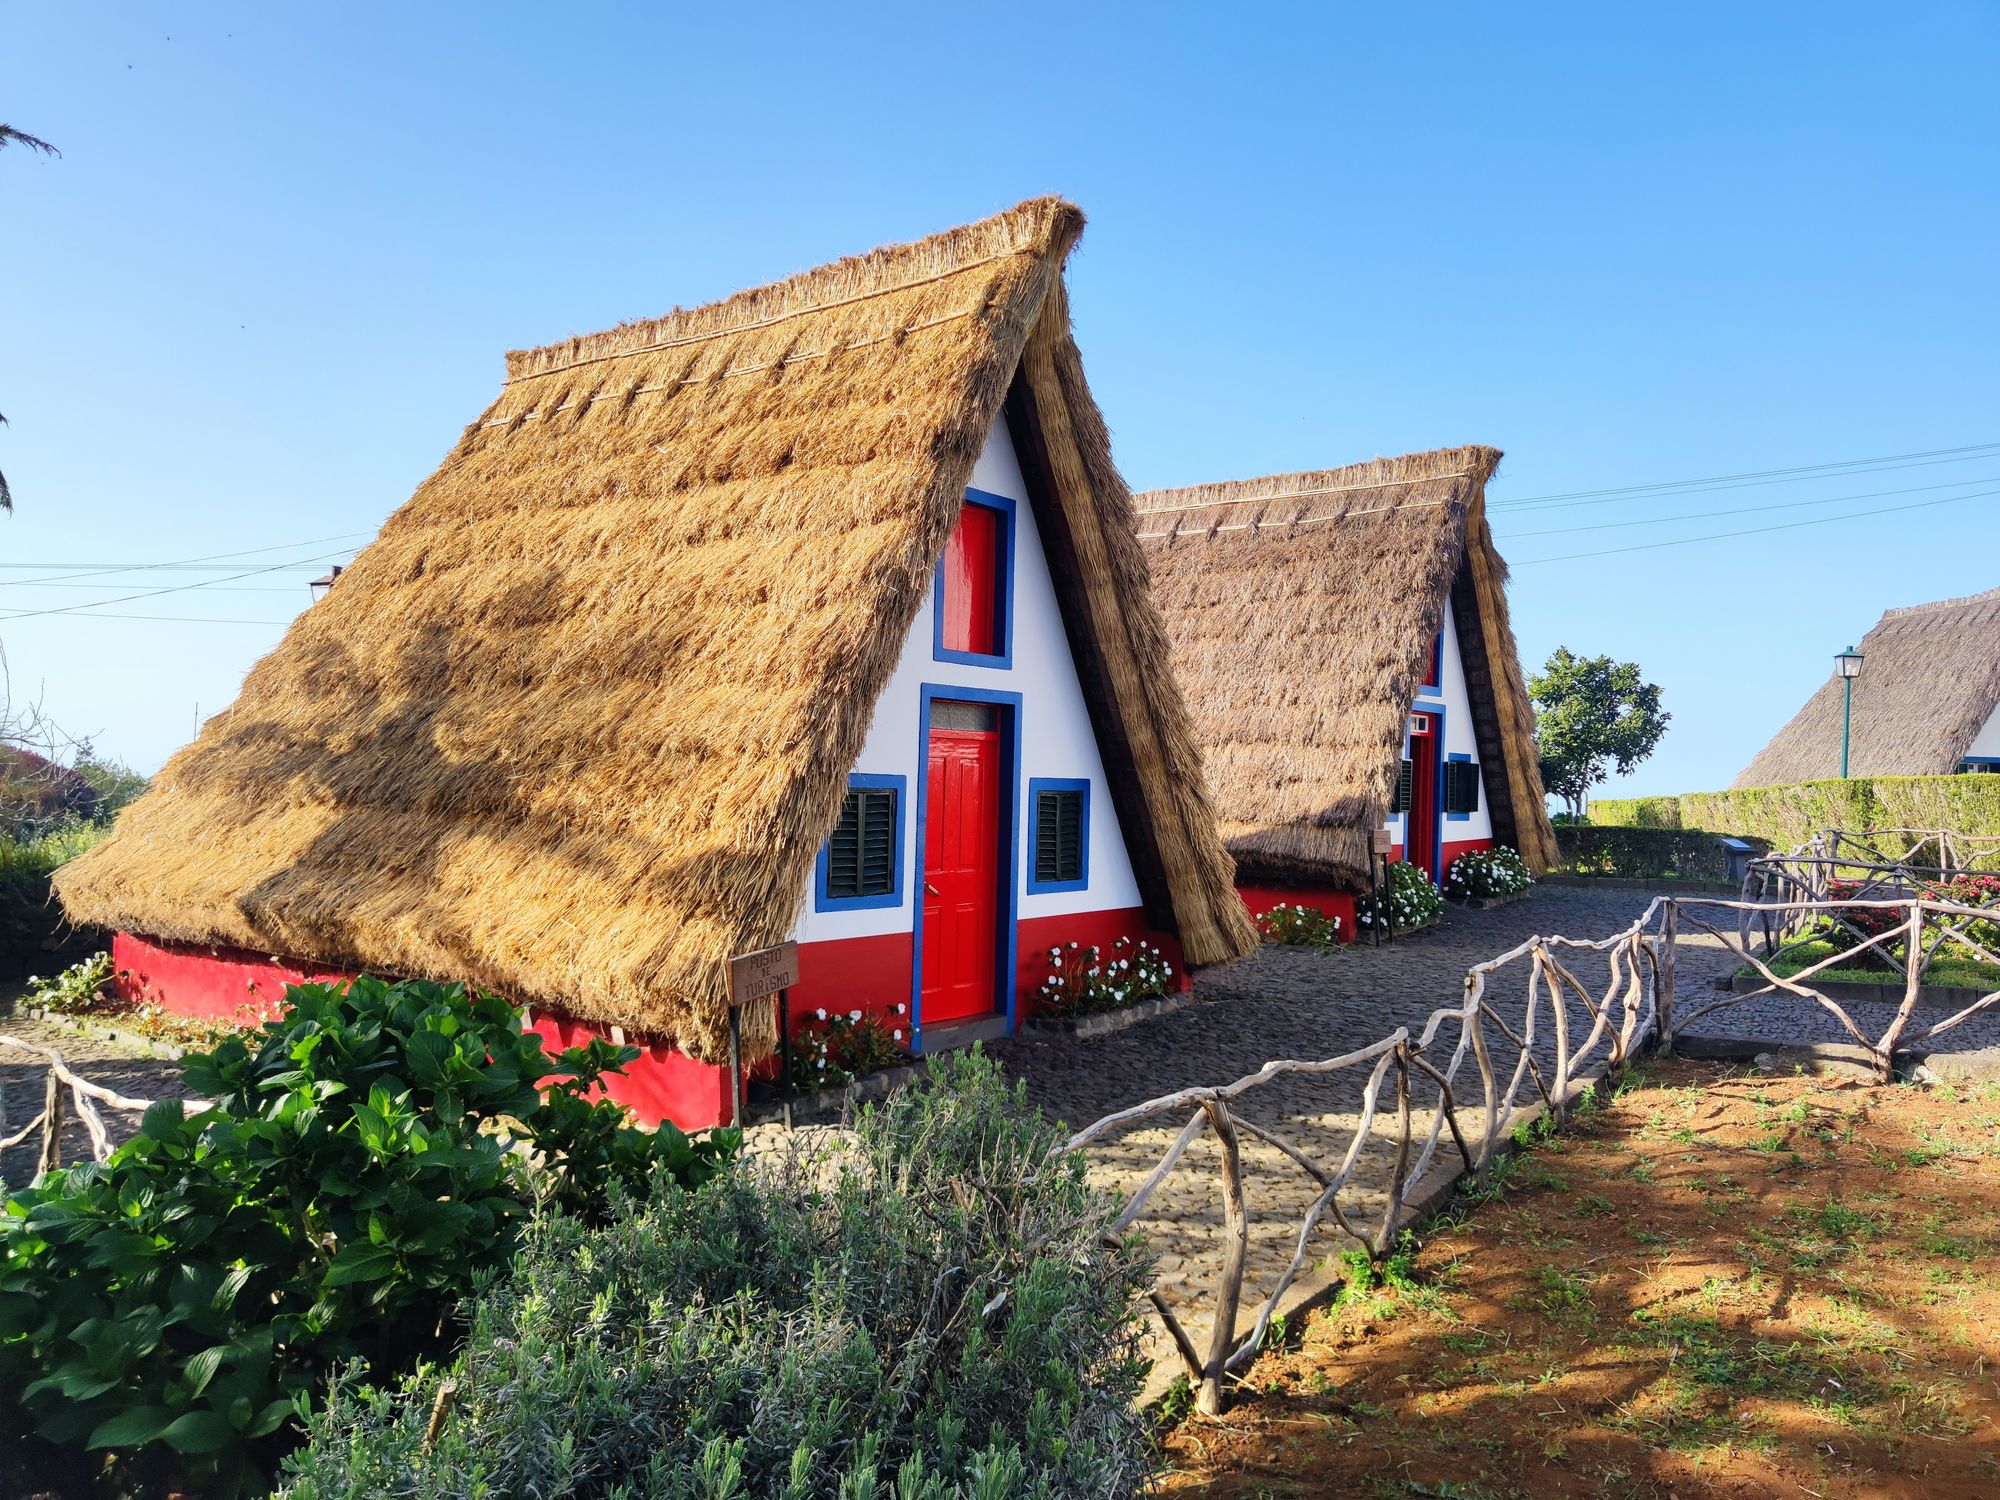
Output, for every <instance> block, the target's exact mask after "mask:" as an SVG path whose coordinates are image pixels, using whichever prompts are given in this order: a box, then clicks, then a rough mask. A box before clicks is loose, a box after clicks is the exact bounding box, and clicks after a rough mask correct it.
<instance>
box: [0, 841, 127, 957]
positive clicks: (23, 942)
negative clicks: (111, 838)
mask: <svg viewBox="0 0 2000 1500" xmlns="http://www.w3.org/2000/svg"><path fill="white" fill-rule="evenodd" d="M105 831H106V830H104V829H103V828H100V827H97V826H95V825H93V824H88V823H73V824H69V825H67V826H65V827H62V828H59V829H57V830H56V831H55V832H53V833H45V834H43V835H41V836H40V837H39V838H29V839H13V838H7V837H5V836H3V835H0V979H19V978H21V977H22V976H24V975H27V974H53V973H55V972H56V971H58V970H60V969H62V968H65V967H67V966H68V965H69V964H71V963H74V962H75V961H76V960H77V959H79V958H82V957H84V956H85V955H87V954H89V953H91V952H93V951H95V950H96V949H98V948H101V947H103V946H104V934H103V933H101V932H98V931H96V930H95V929H89V930H86V929H79V928H74V927H71V926H70V925H69V923H68V922H66V921H65V920H64V919H63V914H62V908H61V907H60V906H59V905H57V903H56V899H55V896H54V894H53V893H52V892H51V891H50V890H49V876H50V875H52V874H54V873H55V869H56V866H58V865H60V864H62V863H63V862H64V861H65V860H70V859H74V858H75V857H76V856H77V855H79V854H81V853H83V851H84V850H86V849H88V848H89V847H90V846H91V845H92V844H94V843H96V842H97V841H98V840H99V839H100V838H102V837H103V836H104V834H105Z"/></svg>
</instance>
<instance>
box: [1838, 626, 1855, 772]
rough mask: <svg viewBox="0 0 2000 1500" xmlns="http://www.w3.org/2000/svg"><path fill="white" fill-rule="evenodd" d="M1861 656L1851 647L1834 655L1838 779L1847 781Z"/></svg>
mask: <svg viewBox="0 0 2000 1500" xmlns="http://www.w3.org/2000/svg"><path fill="white" fill-rule="evenodd" d="M1861 662H1862V656H1861V653H1860V652H1859V651H1856V650H1855V649H1854V648H1853V647H1852V646H1849V647H1848V648H1847V649H1846V650H1845V651H1841V652H1838V653H1836V654H1835V656H1834V658H1833V670H1834V671H1835V672H1836V673H1838V674H1839V677H1840V779H1841V780H1842V781H1845V780H1846V779H1847V732H1848V729H1849V727H1850V726H1852V724H1853V723H1854V679H1855V678H1857V677H1859V676H1860V675H1861Z"/></svg>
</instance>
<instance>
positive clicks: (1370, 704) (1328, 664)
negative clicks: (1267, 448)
mask: <svg viewBox="0 0 2000 1500" xmlns="http://www.w3.org/2000/svg"><path fill="white" fill-rule="evenodd" d="M1499 461H1500V454H1499V452H1498V451H1497V450H1495V449H1492V448H1444V449H1439V450H1437V451H1436V452H1432V453H1417V454H1411V455H1408V456H1406V457H1403V458H1388V459H1376V460H1374V461H1373V462H1371V463H1365V464H1354V465H1351V466H1349V467H1347V468H1342V469H1329V470H1322V471H1318V472H1315V473H1308V474H1278V475H1272V476H1270V477H1268V478H1264V479H1249V480H1241V481H1237V482H1234V483H1228V484H1211V485H1199V486H1195V487H1192V488H1188V489H1173V490H1152V491H1148V492H1147V493H1145V494H1142V495H1140V496H1139V497H1138V500H1137V504H1138V507H1139V512H1140V526H1141V528H1142V530H1141V533H1140V535H1141V536H1142V538H1144V540H1145V542H1146V545H1147V548H1148V550H1149V553H1150V555H1151V560H1152V565H1153V580H1154V593H1155V597H1156V598H1157V599H1158V601H1159V605H1160V612H1161V614H1162V615H1163V616H1164V617H1165V619H1166V622H1167V631H1168V634H1169V636H1170V638H1171V639H1172V642H1173V659H1174V666H1175V670H1176V673H1177V675H1178V676H1179V678H1180V681H1181V685H1182V688H1183V690H1184V691H1185V692H1186V693H1187V695H1188V699H1189V702H1190V704H1191V706H1192V709H1193V712H1194V718H1195V731H1196V735H1197V737H1198V738H1199V739H1200V741H1201V745H1202V750H1203V753H1204V755H1205V756H1206V759H1207V764H1208V777H1209V786H1210V788H1211V790H1212V793H1213V795H1214V797H1215V800H1216V806H1217V809H1218V811H1219V812H1220V814H1221V816H1222V830H1223V838H1224V841H1225V842H1226V843H1227V844H1228V846H1229V850H1230V852H1231V853H1232V854H1234V855H1235V856H1236V862H1237V865H1238V867H1239V869H1240V870H1241V871H1242V873H1243V874H1244V875H1246V876H1249V877H1256V878H1267V879H1278V880H1332V881H1336V882H1341V883H1347V884H1360V883H1365V882H1366V880H1367V878H1368V863H1369V852H1368V838H1369V831H1370V830H1371V829H1374V828H1379V827H1380V826H1381V825H1382V820H1383V818H1384V817H1385V816H1387V814H1388V812H1389V807H1390V801H1391V797H1392V795H1393V793H1394V790H1395V779H1396V767H1397V763H1398V762H1399V761H1400V759H1401V756H1402V742H1403V728H1404V723H1405V718H1406V715H1407V714H1408V712H1409V708H1410V705H1411V703H1412V702H1414V701H1415V698H1416V692H1417V689H1418V687H1420V686H1421V685H1422V682H1423V678H1424V676H1425V674H1426V671H1427V668H1428V664H1429V654H1430V642H1431V640H1432V639H1433V637H1434V636H1435V635H1436V633H1437V630H1438V627H1439V625H1440V623H1441V622H1442V620H1443V618H1444V609H1445V601H1446V599H1447V598H1449V599H1451V600H1452V601H1453V608H1454V611H1455V613H1456V616H1457V621H1458V632H1459V645H1460V648H1461V650H1462V652H1463V655H1464V657H1465V663H1466V685H1467V689H1468V691H1469V693H1470V695H1471V699H1472V707H1473V718H1474V721H1475V722H1474V728H1475V731H1476V733H1477V737H1478V744H1479V750H1480V755H1479V759H1480V761H1481V762H1482V764H1483V765H1484V766H1485V768H1486V785H1487V799H1488V805H1489V808H1490V811H1491V812H1492V815H1493V820H1494V833H1495V837H1497V838H1499V839H1501V840H1502V841H1504V842H1510V843H1512V844H1514V845H1515V847H1517V848H1518V849H1519V850H1520V851H1521V853H1522V855H1523V856H1524V857H1525V858H1526V859H1527V861H1528V863H1529V864H1530V866H1532V867H1534V868H1536V869H1538V870H1539V869H1546V868H1547V866H1548V863H1549V860H1550V858H1551V856H1552V854H1553V852H1554V850H1553V844H1554V840H1553V835H1552V834H1551V833H1550V830H1549V824H1548V816H1547V813H1546V811H1545V810H1544V800H1543V795H1542V784H1541V773H1540V771H1539V769H1538V767H1537V765H1536V761H1535V753H1534V742H1533V733H1534V715H1533V709H1532V707H1531V705H1530V704H1529V701H1528V695H1527V689H1526V687H1525V685H1524V683H1523V680H1522V676H1521V664H1520V659H1519V655H1518V653H1517V651H1516V649H1515V645H1514V635H1513V631H1512V629H1511V627H1510V626H1509V625H1508V622H1507V602H1506V595H1505V587H1504V585H1505V581H1506V567H1505V564H1504V563H1502V562H1501V560H1500V556H1499V554H1498V552H1496V551H1495V550H1494V546H1493V537H1492V533H1491V532H1490V531H1489V530H1488V529H1487V525H1486V518H1485V485H1486V480H1487V478H1488V476H1489V475H1491V474H1492V472H1493V468H1494V465H1496V464H1497V463H1498V462H1499ZM1496 772H1499V773H1502V774H1496Z"/></svg>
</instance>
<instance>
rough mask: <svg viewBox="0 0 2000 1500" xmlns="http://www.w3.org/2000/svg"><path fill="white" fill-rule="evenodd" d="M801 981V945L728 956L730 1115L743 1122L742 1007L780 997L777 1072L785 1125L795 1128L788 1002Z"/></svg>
mask: <svg viewBox="0 0 2000 1500" xmlns="http://www.w3.org/2000/svg"><path fill="white" fill-rule="evenodd" d="M798 982H799V945H798V944H797V943H789V942H787V943H779V944H778V945H777V946H776V947H773V948H759V949H757V950H756V951H755V952H752V953H739V954H737V955H736V957H734V958H732V959H730V960H729V1119H730V1123H731V1124H732V1125H741V1124H742V1123H743V1007H744V1006H745V1005H747V1004H749V1003H750V1002H751V1001H753V1000H766V999H769V998H770V997H771V996H773V995H776V996H777V997H778V1073H779V1078H780V1083H781V1088H782V1094H783V1098H784V1101H785V1129H787V1130H790V1129H791V1128H792V1026H791V1017H790V1015H789V1011H790V1009H791V1007H790V1006H789V1004H788V1003H787V1001H788V998H789V991H790V990H791V987H792V986H793V985H795V984H797V983H798Z"/></svg>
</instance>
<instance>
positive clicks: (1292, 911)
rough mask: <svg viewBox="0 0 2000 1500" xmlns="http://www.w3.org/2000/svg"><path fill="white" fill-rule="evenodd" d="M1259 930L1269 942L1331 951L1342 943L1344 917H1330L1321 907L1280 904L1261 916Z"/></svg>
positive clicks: (1284, 902)
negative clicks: (1341, 918) (1329, 949)
mask: <svg viewBox="0 0 2000 1500" xmlns="http://www.w3.org/2000/svg"><path fill="white" fill-rule="evenodd" d="M1257 930H1258V931H1259V932H1261V933H1263V934H1264V941H1265V942H1267V943H1285V944H1290V945H1294V946H1297V947H1303V948H1331V947H1333V946H1334V945H1335V944H1336V943H1338V942H1339V941H1340V918H1338V917H1330V916H1328V915H1327V914H1326V913H1325V912H1323V911H1321V910H1320V909H1319V908H1318V907H1317V906H1304V905H1301V904H1300V903H1299V902H1297V901H1280V902H1279V903H1278V904H1277V905H1276V906H1274V907H1272V908H1271V909H1270V910H1269V911H1266V912H1259V913H1258V914H1257Z"/></svg>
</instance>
